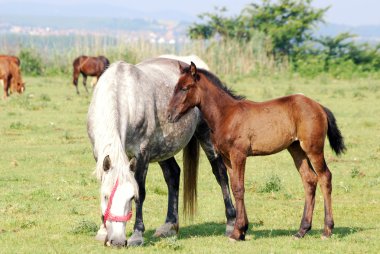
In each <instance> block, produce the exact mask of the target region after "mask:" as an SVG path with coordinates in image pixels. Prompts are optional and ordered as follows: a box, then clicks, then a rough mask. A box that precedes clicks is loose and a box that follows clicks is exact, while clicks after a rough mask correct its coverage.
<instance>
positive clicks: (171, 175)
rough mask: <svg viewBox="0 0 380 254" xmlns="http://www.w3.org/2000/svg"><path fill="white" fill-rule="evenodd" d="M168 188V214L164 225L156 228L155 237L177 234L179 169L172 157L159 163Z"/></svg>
mask: <svg viewBox="0 0 380 254" xmlns="http://www.w3.org/2000/svg"><path fill="white" fill-rule="evenodd" d="M159 164H160V166H161V169H162V172H163V174H164V178H165V182H166V184H167V186H168V193H169V195H168V212H167V215H166V220H165V224H164V225H162V226H160V227H159V228H157V230H156V232H155V233H154V236H155V237H169V236H173V235H176V234H178V227H179V224H178V223H179V221H178V193H179V181H180V174H181V169H180V167H179V166H178V164H177V162H176V160H175V159H174V157H171V158H169V159H167V160H165V161H161V162H159Z"/></svg>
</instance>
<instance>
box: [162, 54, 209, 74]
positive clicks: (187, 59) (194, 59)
mask: <svg viewBox="0 0 380 254" xmlns="http://www.w3.org/2000/svg"><path fill="white" fill-rule="evenodd" d="M159 57H161V58H169V59H174V60H179V61H181V62H184V63H187V64H190V63H191V62H193V63H195V64H196V65H197V67H198V68H199V69H205V70H207V71H209V70H210V68H209V67H208V65H207V64H206V63H205V62H204V61H203V60H202V59H200V57H199V56H197V55H188V56H177V55H160V56H159Z"/></svg>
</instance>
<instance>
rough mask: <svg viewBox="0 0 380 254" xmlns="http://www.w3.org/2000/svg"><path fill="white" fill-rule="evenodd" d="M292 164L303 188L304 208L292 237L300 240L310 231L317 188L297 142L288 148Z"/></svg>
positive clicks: (316, 179) (304, 155)
mask: <svg viewBox="0 0 380 254" xmlns="http://www.w3.org/2000/svg"><path fill="white" fill-rule="evenodd" d="M288 151H289V153H290V154H291V155H292V157H293V160H294V164H295V165H296V167H297V170H298V172H299V173H300V175H301V179H302V183H303V187H304V189H305V207H304V210H303V215H302V219H301V225H300V228H299V231H298V232H297V234H295V235H294V236H295V237H297V238H302V237H303V236H304V235H305V234H306V233H307V232H308V231H309V230H310V229H311V225H312V220H313V211H314V204H315V190H316V188H317V182H318V178H317V176H316V175H315V173H314V172H313V170H312V169H311V168H310V166H309V161H308V158H307V157H306V154H305V152H304V151H303V150H302V148H301V147H300V144H299V142H294V143H293V144H292V145H291V146H290V147H289V148H288Z"/></svg>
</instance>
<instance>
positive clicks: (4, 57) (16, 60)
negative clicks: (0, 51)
mask: <svg viewBox="0 0 380 254" xmlns="http://www.w3.org/2000/svg"><path fill="white" fill-rule="evenodd" d="M0 59H6V60H8V61H11V62H14V63H15V64H17V66H20V63H21V62H20V58H18V57H17V56H8V55H0Z"/></svg>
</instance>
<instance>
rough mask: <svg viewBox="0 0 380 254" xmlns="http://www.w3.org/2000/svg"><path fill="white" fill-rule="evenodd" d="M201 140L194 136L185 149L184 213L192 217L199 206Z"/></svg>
mask: <svg viewBox="0 0 380 254" xmlns="http://www.w3.org/2000/svg"><path fill="white" fill-rule="evenodd" d="M198 164H199V142H198V140H197V139H196V138H195V137H192V138H191V140H190V142H189V144H187V146H186V147H185V148H184V149H183V169H184V170H183V171H184V173H183V213H184V215H185V217H187V216H189V217H190V218H192V217H193V216H194V214H195V211H196V206H197V177H198Z"/></svg>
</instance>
